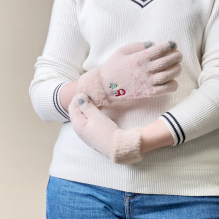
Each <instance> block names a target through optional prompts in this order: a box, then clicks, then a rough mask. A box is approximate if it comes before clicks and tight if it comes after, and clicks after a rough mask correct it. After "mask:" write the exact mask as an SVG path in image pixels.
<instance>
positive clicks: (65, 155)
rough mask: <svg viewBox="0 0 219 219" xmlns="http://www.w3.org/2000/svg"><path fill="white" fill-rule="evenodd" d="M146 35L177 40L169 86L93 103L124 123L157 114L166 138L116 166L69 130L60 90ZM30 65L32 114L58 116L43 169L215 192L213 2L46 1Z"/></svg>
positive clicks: (177, 190) (147, 186)
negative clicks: (43, 36)
mask: <svg viewBox="0 0 219 219" xmlns="http://www.w3.org/2000/svg"><path fill="white" fill-rule="evenodd" d="M149 40H151V41H153V42H155V44H160V43H162V42H164V41H166V40H173V41H175V42H176V43H177V47H178V50H179V51H180V52H181V53H182V54H183V61H182V63H181V65H182V73H181V75H180V76H179V77H177V78H176V80H177V82H178V84H179V87H178V89H177V91H176V92H173V93H168V94H165V95H162V96H157V97H150V98H142V99H132V100H125V101H119V102H116V103H113V104H110V105H107V106H104V107H101V111H102V112H103V113H104V114H105V115H107V116H108V117H109V118H110V119H112V120H113V121H115V122H116V124H117V125H118V126H119V128H121V129H124V130H127V129H130V128H133V127H142V128H143V127H145V126H147V125H149V124H151V123H152V122H154V121H156V120H157V119H162V120H163V121H164V122H165V124H166V125H167V127H168V128H169V130H170V132H171V134H172V136H173V138H174V144H173V145H171V146H167V147H162V148H158V149H155V150H152V151H150V152H147V153H145V154H144V158H143V160H142V161H141V162H139V163H136V164H132V165H122V164H115V163H112V162H111V161H110V160H109V159H107V158H106V157H105V156H103V155H102V154H100V153H98V152H97V151H95V150H93V149H92V148H90V147H89V146H87V145H86V144H85V143H84V142H83V141H82V140H81V139H80V138H79V137H78V136H77V134H76V133H75V132H74V130H73V127H72V124H71V121H70V119H69V115H68V113H67V112H66V111H65V110H64V109H63V107H62V105H61V103H60V99H59V94H60V90H61V88H62V86H64V85H65V84H66V83H69V82H72V81H75V80H78V79H79V78H80V76H81V75H82V74H86V72H87V71H89V70H91V69H93V68H96V67H98V66H100V65H102V64H103V63H104V62H105V61H106V60H107V59H108V58H109V57H110V56H111V55H112V54H113V53H114V52H115V51H116V50H117V49H118V48H120V47H122V46H124V45H126V44H130V43H134V42H146V41H149ZM35 70H36V71H35V75H34V78H33V80H32V81H31V84H30V87H29V94H30V98H31V101H32V104H33V108H34V110H35V112H36V113H37V115H38V116H39V117H40V118H41V119H42V120H43V121H45V122H62V123H63V125H62V128H61V130H60V134H59V136H58V139H57V141H56V144H55V147H54V152H53V159H52V163H51V166H50V171H49V173H50V175H52V176H54V177H58V178H62V179H67V180H72V181H77V182H82V183H87V184H93V185H98V186H103V187H107V188H112V189H117V190H122V191H126V192H133V193H144V194H169V195H187V196H219V0H205V1H203V0H196V1H191V0H184V1H181V0H165V1H163V0H110V1H107V0H101V1H99V0H55V1H54V5H53V10H52V16H51V21H50V27H49V32H48V36H47V40H46V43H45V47H44V50H43V53H42V55H41V56H39V57H38V59H37V62H36V64H35ZM91 83H92V81H91Z"/></svg>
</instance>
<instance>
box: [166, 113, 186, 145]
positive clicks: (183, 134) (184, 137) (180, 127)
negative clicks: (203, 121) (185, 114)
mask: <svg viewBox="0 0 219 219" xmlns="http://www.w3.org/2000/svg"><path fill="white" fill-rule="evenodd" d="M166 113H167V114H169V115H170V116H171V117H172V118H173V120H174V121H175V123H176V124H177V125H178V127H179V129H180V131H181V133H182V136H183V141H182V143H184V141H185V139H186V136H185V133H184V131H183V129H182V126H181V125H180V124H179V122H178V121H177V119H176V118H175V117H174V116H173V115H172V114H171V113H169V112H166Z"/></svg>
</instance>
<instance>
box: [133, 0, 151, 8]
mask: <svg viewBox="0 0 219 219" xmlns="http://www.w3.org/2000/svg"><path fill="white" fill-rule="evenodd" d="M131 1H132V2H134V3H136V4H138V5H139V6H140V7H142V8H144V7H145V6H146V5H148V4H149V3H151V2H152V1H154V0H131Z"/></svg>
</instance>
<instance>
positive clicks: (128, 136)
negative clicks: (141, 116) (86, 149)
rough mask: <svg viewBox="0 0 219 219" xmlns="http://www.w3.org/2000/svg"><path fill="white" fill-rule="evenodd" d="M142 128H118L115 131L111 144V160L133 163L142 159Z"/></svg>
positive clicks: (120, 162)
mask: <svg viewBox="0 0 219 219" xmlns="http://www.w3.org/2000/svg"><path fill="white" fill-rule="evenodd" d="M141 130H142V129H141V128H134V129H130V130H126V131H125V130H121V129H118V130H117V131H116V132H115V133H114V136H113V142H112V145H111V160H112V161H113V162H114V163H119V164H133V163H137V162H140V161H141V160H142V158H143V155H142V154H141Z"/></svg>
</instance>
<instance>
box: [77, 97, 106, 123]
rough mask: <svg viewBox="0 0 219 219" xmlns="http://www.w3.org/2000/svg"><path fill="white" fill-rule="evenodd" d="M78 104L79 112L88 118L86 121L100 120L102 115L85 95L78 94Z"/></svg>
mask: <svg viewBox="0 0 219 219" xmlns="http://www.w3.org/2000/svg"><path fill="white" fill-rule="evenodd" d="M78 103H79V108H80V110H81V111H82V112H83V113H84V115H85V116H86V117H87V118H88V120H92V119H95V120H96V121H98V120H101V119H102V118H103V117H104V114H103V113H102V112H101V111H100V110H99V109H98V108H97V107H96V106H95V105H94V104H93V102H92V101H91V100H90V99H89V97H88V96H87V95H86V94H83V93H80V94H78Z"/></svg>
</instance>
